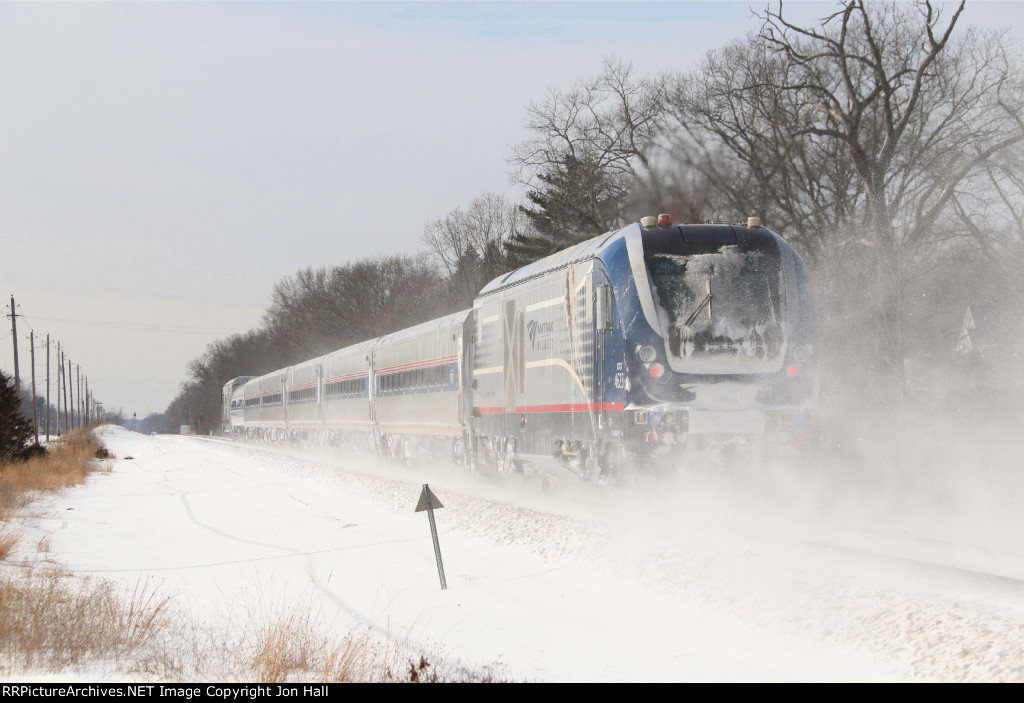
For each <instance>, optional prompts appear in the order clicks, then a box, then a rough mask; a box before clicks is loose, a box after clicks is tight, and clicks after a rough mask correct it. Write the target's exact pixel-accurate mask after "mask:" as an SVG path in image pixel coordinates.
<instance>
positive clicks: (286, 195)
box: [0, 1, 1024, 418]
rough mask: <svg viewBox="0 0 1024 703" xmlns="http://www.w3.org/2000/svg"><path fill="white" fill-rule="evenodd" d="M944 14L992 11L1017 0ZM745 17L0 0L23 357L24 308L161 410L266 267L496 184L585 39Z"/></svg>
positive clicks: (487, 6)
mask: <svg viewBox="0 0 1024 703" xmlns="http://www.w3.org/2000/svg"><path fill="white" fill-rule="evenodd" d="M754 7H760V3H758V4H756V5H754ZM787 7H791V8H792V13H793V16H794V17H796V18H807V19H808V20H809V19H811V18H813V17H818V16H822V15H824V14H826V13H827V12H828V11H829V10H830V9H831V8H832V5H831V4H827V3H819V2H798V3H793V4H792V5H787ZM966 19H967V20H968V21H969V22H977V23H980V24H985V25H989V26H1009V27H1011V29H1014V30H1016V28H1019V27H1024V2H997V3H977V4H972V5H970V6H969V8H968V14H967V16H966ZM756 26H757V23H756V20H755V19H754V18H753V17H752V15H751V6H750V5H748V3H745V2H650V3H648V2H567V3H556V2H451V3H436V2H312V3H303V2H287V3H278V2H257V3H248V2H168V3H161V2H142V3H121V2H73V3H61V2H48V3H28V2H2V1H0V95H2V96H3V100H4V109H2V110H0V242H2V247H0V283H3V284H4V285H3V286H0V294H3V301H4V314H5V315H6V314H9V310H8V309H7V308H8V307H9V296H10V295H13V296H14V297H15V302H16V306H17V314H18V315H19V316H20V317H19V318H18V325H19V326H18V337H19V361H20V367H21V374H22V377H23V378H24V379H25V380H26V383H27V382H28V379H29V377H30V373H31V371H30V364H29V342H28V338H27V335H28V333H29V330H30V329H31V330H34V331H35V333H36V334H37V335H39V336H40V338H41V339H44V340H45V336H46V335H47V334H49V335H50V338H51V340H52V341H53V343H54V344H56V341H57V340H60V341H61V343H62V344H63V346H64V349H65V350H66V352H67V354H68V355H69V357H70V359H71V361H72V362H73V363H74V364H77V365H78V366H80V368H81V373H82V374H83V375H86V376H88V378H89V379H90V387H91V388H92V389H93V390H94V392H95V395H96V397H97V398H98V399H99V400H100V401H102V402H103V403H104V406H105V407H106V408H107V409H118V408H119V409H121V410H123V411H124V412H125V413H126V414H127V415H128V416H129V417H130V416H131V415H132V414H133V413H134V414H137V415H138V417H140V418H141V417H144V416H145V415H147V414H148V413H151V412H161V411H163V410H164V409H165V408H166V406H167V404H168V403H169V402H170V401H171V400H172V399H173V398H174V396H175V395H176V394H177V392H178V385H179V384H180V383H181V382H182V381H183V380H185V378H186V375H187V364H188V362H189V361H190V360H191V359H194V358H196V357H198V356H200V355H201V354H202V353H203V351H204V350H205V348H206V346H207V344H209V343H210V342H213V341H215V340H217V339H220V338H223V337H224V336H226V335H229V334H232V333H236V332H244V331H247V330H249V329H252V328H253V327H256V326H258V325H259V323H260V318H261V314H262V312H263V310H264V309H265V308H266V306H267V305H268V303H269V302H270V296H271V293H272V291H273V287H274V284H275V283H277V282H278V281H280V280H281V279H283V278H284V277H286V276H289V275H292V274H294V273H295V272H296V271H298V270H300V269H302V268H306V267H319V266H331V265H337V264H343V263H346V262H350V261H354V260H357V259H361V258H365V257H373V256H378V255H389V254H397V253H402V254H413V253H416V252H418V251H422V250H423V248H424V246H423V244H422V242H421V235H422V233H423V228H424V225H425V224H427V223H428V222H430V221H432V220H435V219H437V218H440V217H443V216H444V215H445V214H446V213H448V212H450V211H451V210H453V209H455V208H457V207H465V206H466V205H468V203H469V202H470V201H471V200H472V199H473V198H475V197H477V196H479V195H481V194H483V193H485V192H497V193H500V194H503V195H505V196H507V197H508V198H509V199H510V200H512V201H519V200H521V198H522V195H523V191H522V189H521V187H519V186H516V185H513V184H512V182H511V180H510V170H511V169H510V166H509V163H508V160H507V159H508V156H509V153H510V147H511V146H512V145H514V144H516V143H518V142H521V141H522V140H524V139H525V138H526V136H527V134H526V132H525V130H524V129H523V127H522V122H523V120H524V118H525V107H526V105H527V104H528V103H529V102H530V100H540V99H542V98H543V97H544V95H545V93H546V92H547V91H548V90H549V89H560V88H565V87H567V86H568V85H569V84H570V83H571V82H572V81H573V80H574V79H577V78H580V77H583V76H587V75H593V74H595V73H597V72H598V71H599V69H600V62H601V59H602V57H605V56H610V55H615V56H617V57H619V58H622V59H624V60H627V61H630V62H632V64H633V65H634V67H635V69H636V70H637V71H638V73H641V74H653V73H658V72H661V71H677V70H682V69H686V68H688V67H691V66H693V65H694V64H695V63H696V62H698V61H699V60H700V58H701V56H702V55H703V54H704V53H705V52H707V51H708V50H711V49H713V48H716V47H719V46H722V45H723V44H725V43H726V42H728V41H730V40H732V39H735V38H739V37H741V36H743V35H744V34H745V32H747V31H750V30H753V29H755V28H756ZM4 322H5V326H4V329H3V330H2V331H0V369H3V370H4V371H5V372H7V373H13V369H14V362H13V357H14V352H13V345H12V343H11V332H10V328H9V326H6V323H7V320H4ZM51 353H55V348H54V350H53V351H52V352H51ZM44 356H45V345H44V346H40V345H37V384H38V386H39V393H40V394H41V395H42V394H44V393H45V391H44V390H43V380H42V378H43V377H44V371H43V361H42V358H41V357H44ZM246 372H247V370H246V369H239V375H243V374H245V373H246Z"/></svg>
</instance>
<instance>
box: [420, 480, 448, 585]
mask: <svg viewBox="0 0 1024 703" xmlns="http://www.w3.org/2000/svg"><path fill="white" fill-rule="evenodd" d="M443 507H444V505H442V504H441V501H439V500H438V499H437V496H436V495H434V494H433V492H432V491H431V490H430V486H428V485H427V484H425V483H424V484H423V492H422V493H420V501H419V502H418V503H417V504H416V512H417V513H419V512H423V511H424V510H426V511H427V518H429V519H430V536H431V537H432V538H433V540H434V556H436V557H437V575H438V576H439V577H440V579H441V590H442V591H443V590H445V589H446V588H448V584H447V583H445V581H444V564H442V563H441V543H440V542H438V541H437V525H436V524H434V510H436V509H439V508H443Z"/></svg>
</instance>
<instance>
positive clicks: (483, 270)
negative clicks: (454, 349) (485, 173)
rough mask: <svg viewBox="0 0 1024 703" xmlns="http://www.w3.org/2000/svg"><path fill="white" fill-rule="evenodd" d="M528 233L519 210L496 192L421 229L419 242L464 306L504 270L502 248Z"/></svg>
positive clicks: (478, 198)
mask: <svg viewBox="0 0 1024 703" xmlns="http://www.w3.org/2000/svg"><path fill="white" fill-rule="evenodd" d="M531 230H532V226H531V224H530V222H529V219H528V218H527V216H526V215H525V213H524V212H523V210H522V209H521V208H520V207H518V206H517V205H514V204H513V203H511V202H509V201H508V199H507V198H505V197H504V196H502V195H498V194H496V193H484V194H483V195H481V196H479V197H477V198H474V199H473V200H472V202H470V204H469V205H468V206H467V207H466V208H455V209H454V210H452V211H451V212H449V213H448V214H447V215H445V216H444V217H442V218H438V219H436V220H433V221H431V222H428V223H427V225H426V226H425V227H424V228H423V242H424V243H425V244H426V245H427V246H428V247H429V249H430V253H431V254H432V255H433V257H434V260H435V261H436V262H437V263H438V264H439V265H440V267H441V269H442V270H443V271H444V273H445V274H446V276H447V278H448V280H449V281H450V283H451V285H452V287H453V289H454V290H453V295H454V298H455V300H457V301H458V302H459V304H460V305H463V306H466V307H468V306H469V305H471V304H472V300H473V298H474V297H475V296H476V294H477V293H478V292H479V291H480V289H481V288H482V287H483V286H484V284H486V283H487V282H488V281H490V280H491V279H492V278H494V277H495V276H498V275H500V274H502V273H504V272H505V271H506V266H505V246H506V245H507V244H508V243H509V242H511V241H512V240H513V239H514V238H515V237H517V236H522V235H524V234H528V233H529V232H530V231H531Z"/></svg>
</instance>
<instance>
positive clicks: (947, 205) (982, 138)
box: [672, 0, 1024, 389]
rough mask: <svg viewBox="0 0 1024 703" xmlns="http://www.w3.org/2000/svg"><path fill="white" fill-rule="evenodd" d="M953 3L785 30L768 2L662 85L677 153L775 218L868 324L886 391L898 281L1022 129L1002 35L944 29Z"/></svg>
mask: <svg viewBox="0 0 1024 703" xmlns="http://www.w3.org/2000/svg"><path fill="white" fill-rule="evenodd" d="M963 11H964V5H963V3H961V4H960V5H959V6H958V7H956V8H955V9H954V10H953V12H952V13H950V14H949V15H948V16H947V17H944V16H943V13H942V12H941V11H939V10H937V9H936V8H935V6H933V4H932V3H930V2H919V3H915V4H914V5H909V4H904V3H869V2H865V1H864V0H845V1H843V2H840V3H839V4H838V10H837V11H836V12H835V13H834V14H832V15H830V16H828V17H826V18H824V19H822V20H821V21H820V23H819V24H818V25H817V26H814V27H801V26H798V25H796V24H793V23H792V22H790V21H789V20H787V19H786V17H785V16H784V14H783V9H782V5H781V3H780V4H779V5H778V6H777V9H774V10H773V9H771V8H769V9H767V10H766V11H765V12H764V13H763V14H762V15H760V18H761V20H762V27H761V30H760V32H759V33H758V34H756V35H754V36H751V37H749V40H748V42H746V43H736V44H733V45H730V46H729V47H726V48H725V49H723V50H720V51H716V52H712V53H711V54H710V55H709V56H708V58H707V59H706V60H705V63H704V65H703V66H702V68H701V71H699V72H695V73H690V74H687V75H685V76H681V77H680V78H679V79H678V80H677V83H676V86H675V89H674V90H673V92H672V103H673V105H674V107H675V114H676V116H677V118H678V120H679V122H680V123H681V125H682V126H683V128H684V130H685V131H684V133H683V134H681V135H677V136H676V138H675V142H674V143H675V144H676V145H679V148H678V152H679V153H682V154H685V155H688V156H687V160H688V163H689V164H692V165H694V166H695V167H697V168H699V169H700V170H701V172H702V173H704V174H705V175H706V177H707V178H708V179H709V181H710V182H712V183H714V184H715V185H716V186H717V190H718V192H719V194H720V195H719V198H720V199H721V200H723V201H725V202H727V203H733V204H734V206H735V201H736V200H738V199H739V198H740V197H742V196H743V195H746V197H747V198H748V199H749V200H752V201H754V202H755V203H756V205H757V206H758V207H759V208H761V209H762V212H763V213H765V214H766V215H767V216H768V219H769V221H770V222H772V223H773V224H778V225H781V226H782V227H783V228H787V233H789V234H790V236H791V237H792V238H793V239H794V241H795V242H796V243H797V244H798V245H799V246H801V247H802V248H803V249H804V251H805V252H807V253H808V255H809V256H810V257H811V258H812V260H813V261H815V262H817V263H818V264H819V272H820V273H824V276H823V278H824V280H825V281H827V282H828V285H827V286H825V291H824V292H825V298H826V305H827V306H829V308H830V310H831V312H835V313H838V314H837V315H836V319H837V321H838V325H839V326H840V327H842V328H844V329H853V328H855V327H856V326H857V325H854V324H851V323H852V322H853V318H854V317H855V316H857V315H859V317H860V321H862V322H865V323H866V324H868V325H872V326H873V329H874V331H873V334H872V335H870V339H871V340H873V341H874V343H875V347H874V348H873V351H874V354H873V356H875V357H876V358H879V359H882V360H884V362H885V363H886V364H887V365H888V366H889V367H890V368H891V369H892V370H893V371H894V372H895V373H896V374H897V377H898V383H897V384H895V385H896V386H897V387H898V388H899V389H902V388H903V386H904V376H903V373H904V371H903V362H904V359H905V357H906V340H905V339H904V332H905V331H906V329H907V316H906V310H905V305H906V297H907V291H908V286H909V285H911V283H912V281H913V279H914V277H915V276H920V275H922V274H924V273H926V272H927V270H928V269H929V267H930V266H932V265H935V262H936V261H937V260H938V259H939V258H941V257H939V256H937V255H939V254H941V253H942V252H944V250H945V248H946V247H948V246H949V245H950V242H951V240H952V239H955V238H957V237H961V236H964V235H966V234H968V232H966V230H965V228H963V227H951V226H950V223H949V220H950V219H955V218H948V217H947V216H948V215H949V214H950V213H952V212H953V211H954V209H955V207H956V203H957V202H958V201H963V200H964V199H965V197H967V196H966V194H967V193H974V194H976V196H975V197H977V194H979V193H981V192H983V191H986V190H989V189H990V188H991V184H992V180H991V178H990V173H991V169H992V168H993V164H994V163H996V162H998V161H999V160H1000V158H1001V156H1000V155H1001V154H1005V153H1006V152H1007V150H1009V149H1011V148H1013V147H1015V146H1016V145H1017V144H1018V143H1019V142H1020V141H1021V139H1022V138H1024V130H1022V125H1021V121H1020V119H1019V117H1018V115H1019V111H1020V107H1021V104H1022V100H1021V77H1020V71H1019V63H1018V62H1017V61H1015V60H1014V59H1013V58H1012V57H1011V56H1010V55H1009V53H1008V51H1007V49H1006V43H1007V42H1006V41H1005V36H1004V35H999V34H983V33H980V32H977V31H974V30H966V31H963V32H961V33H960V34H958V35H954V29H955V28H956V26H957V23H958V22H959V20H960V19H961V15H962V13H963ZM708 137H711V139H708ZM1007 166H1008V164H1007ZM1018 169H1019V167H1018ZM1003 178H1004V179H1005V178H1006V176H1005V175H1004V176H1003Z"/></svg>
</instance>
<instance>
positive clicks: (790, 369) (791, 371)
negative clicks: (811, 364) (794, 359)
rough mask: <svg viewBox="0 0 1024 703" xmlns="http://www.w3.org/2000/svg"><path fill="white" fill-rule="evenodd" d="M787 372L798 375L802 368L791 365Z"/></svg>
mask: <svg viewBox="0 0 1024 703" xmlns="http://www.w3.org/2000/svg"><path fill="white" fill-rule="evenodd" d="M786 373H788V374H789V375H790V376H796V375H797V374H798V373H800V369H798V368H797V367H795V366H790V367H789V368H788V369H786Z"/></svg>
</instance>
